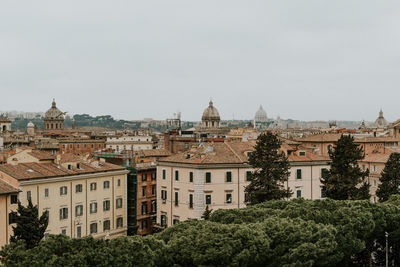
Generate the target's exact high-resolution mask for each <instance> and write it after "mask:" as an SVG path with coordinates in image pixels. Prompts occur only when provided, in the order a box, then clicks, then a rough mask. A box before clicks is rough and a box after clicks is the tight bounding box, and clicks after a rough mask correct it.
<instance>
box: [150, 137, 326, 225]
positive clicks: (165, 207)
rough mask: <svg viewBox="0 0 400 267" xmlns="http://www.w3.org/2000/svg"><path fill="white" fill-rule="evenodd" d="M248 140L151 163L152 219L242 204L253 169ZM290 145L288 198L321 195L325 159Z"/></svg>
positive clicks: (172, 220) (164, 221)
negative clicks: (153, 182)
mask: <svg viewBox="0 0 400 267" xmlns="http://www.w3.org/2000/svg"><path fill="white" fill-rule="evenodd" d="M254 144H255V142H221V143H208V144H207V143H206V144H204V145H200V146H199V147H195V148H192V149H191V150H190V151H188V152H184V153H180V154H175V155H173V156H170V157H167V158H164V159H161V160H160V161H159V164H158V166H157V177H158V179H157V222H158V223H160V224H161V225H163V226H170V225H173V224H176V223H178V222H180V221H184V220H187V219H190V218H196V219H200V218H201V216H202V214H203V212H204V210H205V208H206V206H207V205H208V206H209V208H210V209H213V210H217V209H232V208H243V207H245V206H246V195H245V187H246V186H247V185H248V184H249V183H250V182H249V174H250V173H251V172H252V171H253V169H252V167H251V166H250V165H249V164H248V153H251V152H252V151H253V150H254ZM286 146H287V147H288V145H286ZM290 148H291V149H292V148H293V151H289V152H288V151H287V150H285V153H288V157H289V161H290V164H291V170H290V171H291V175H290V177H289V180H288V182H287V184H286V186H287V187H289V188H291V189H292V191H293V192H294V194H293V197H304V198H307V199H320V198H322V197H323V194H322V192H321V183H320V178H321V177H322V175H324V171H325V170H326V169H328V168H329V165H328V160H327V158H324V157H319V156H316V155H314V154H312V152H308V151H297V150H296V149H297V148H294V147H290Z"/></svg>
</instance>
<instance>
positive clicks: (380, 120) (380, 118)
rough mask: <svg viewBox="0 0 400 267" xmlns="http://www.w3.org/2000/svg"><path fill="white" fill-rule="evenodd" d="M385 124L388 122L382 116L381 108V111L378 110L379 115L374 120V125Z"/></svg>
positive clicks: (381, 125) (384, 126) (380, 125)
mask: <svg viewBox="0 0 400 267" xmlns="http://www.w3.org/2000/svg"><path fill="white" fill-rule="evenodd" d="M387 125H388V122H387V120H386V119H385V118H384V117H383V111H382V109H381V111H380V112H379V117H378V118H377V119H376V121H375V127H376V128H386V126H387Z"/></svg>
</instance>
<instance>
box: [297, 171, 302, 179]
mask: <svg viewBox="0 0 400 267" xmlns="http://www.w3.org/2000/svg"><path fill="white" fill-rule="evenodd" d="M296 179H301V169H297V170H296Z"/></svg>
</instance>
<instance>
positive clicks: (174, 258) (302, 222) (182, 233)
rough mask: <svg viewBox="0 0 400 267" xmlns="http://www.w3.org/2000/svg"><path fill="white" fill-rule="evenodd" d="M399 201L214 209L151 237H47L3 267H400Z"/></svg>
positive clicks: (11, 253)
mask: <svg viewBox="0 0 400 267" xmlns="http://www.w3.org/2000/svg"><path fill="white" fill-rule="evenodd" d="M399 205H400V198H399V197H397V198H392V199H391V200H389V201H388V202H387V203H377V204H374V203H370V202H368V201H335V200H331V199H327V200H318V201H310V200H304V199H295V200H292V201H268V202H265V203H262V204H258V205H253V206H250V207H248V208H245V209H233V210H217V211H215V212H213V214H212V215H211V218H210V220H207V221H204V220H202V221H198V220H189V221H186V222H182V223H180V224H178V225H175V226H172V227H170V228H167V229H166V230H164V231H163V232H161V233H158V234H155V235H153V236H147V237H139V236H133V237H120V238H117V239H113V240H109V241H105V240H102V239H93V238H91V237H88V238H82V239H70V238H68V237H66V236H50V237H49V238H48V239H46V240H43V241H41V242H40V243H39V245H38V246H37V247H35V248H33V249H26V246H25V243H24V242H23V241H20V242H17V243H13V244H11V245H8V246H6V247H4V248H3V250H2V251H1V252H0V256H1V257H3V258H2V263H3V264H4V265H5V266H174V265H175V266H372V265H373V266H384V259H385V257H384V256H385V255H384V246H385V231H387V232H388V233H389V245H390V247H391V250H390V254H389V256H390V258H389V259H390V261H391V262H392V261H394V264H395V266H399V264H400V255H399V253H398V251H399V249H400V247H399V245H400V233H399V230H398V229H400V206H399Z"/></svg>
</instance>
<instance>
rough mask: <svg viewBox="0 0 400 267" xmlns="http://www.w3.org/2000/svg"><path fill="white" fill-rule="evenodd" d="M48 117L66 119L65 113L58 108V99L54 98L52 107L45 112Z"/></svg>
mask: <svg viewBox="0 0 400 267" xmlns="http://www.w3.org/2000/svg"><path fill="white" fill-rule="evenodd" d="M45 118H46V119H64V114H63V113H62V112H61V111H60V110H59V109H58V108H57V106H56V101H55V100H54V99H53V103H51V108H50V109H49V110H47V111H46V113H45Z"/></svg>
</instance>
